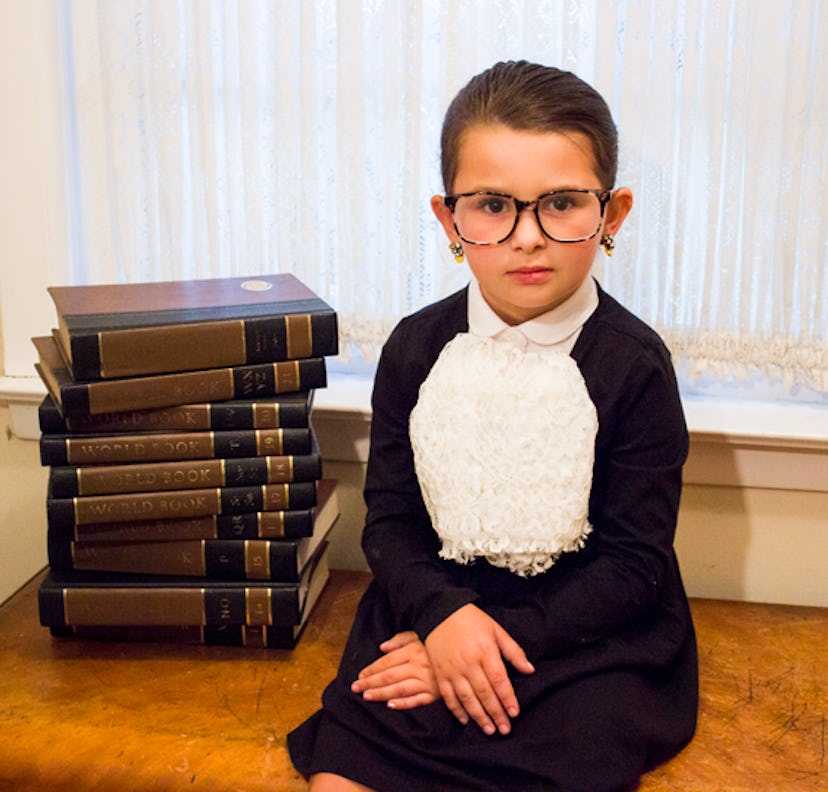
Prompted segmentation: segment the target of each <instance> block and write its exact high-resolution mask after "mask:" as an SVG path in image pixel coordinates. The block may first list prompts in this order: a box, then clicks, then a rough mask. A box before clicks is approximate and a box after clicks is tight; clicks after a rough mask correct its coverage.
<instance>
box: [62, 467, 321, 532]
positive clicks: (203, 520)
mask: <svg viewBox="0 0 828 792" xmlns="http://www.w3.org/2000/svg"><path fill="white" fill-rule="evenodd" d="M324 481H325V479H322V481H320V482H317V483H318V484H321V483H322V482H324ZM317 497H319V496H318V495H317ZM312 530H313V509H285V510H281V511H259V512H246V513H243V514H210V515H207V516H205V517H186V518H182V519H171V520H131V521H128V522H112V523H86V524H84V525H72V524H60V525H55V524H50V525H49V528H48V529H47V539H48V540H49V541H74V542H173V541H183V540H185V539H300V538H302V537H303V536H310V534H311V532H312Z"/></svg>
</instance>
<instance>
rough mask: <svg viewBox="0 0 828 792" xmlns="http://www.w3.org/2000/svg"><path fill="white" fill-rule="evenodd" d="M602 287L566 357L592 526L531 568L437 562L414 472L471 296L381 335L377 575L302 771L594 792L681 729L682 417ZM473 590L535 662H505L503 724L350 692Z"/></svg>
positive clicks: (684, 735)
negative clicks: (401, 641)
mask: <svg viewBox="0 0 828 792" xmlns="http://www.w3.org/2000/svg"><path fill="white" fill-rule="evenodd" d="M598 295H599V304H598V307H597V309H596V310H595V312H594V313H593V314H592V316H591V317H590V318H589V319H588V320H587V322H586V323H585V324H584V326H583V328H582V331H581V333H580V335H579V337H578V340H577V342H576V344H575V347H574V349H573V350H572V353H571V354H572V357H573V359H574V360H575V362H576V363H577V364H578V367H579V369H580V371H581V374H582V376H583V378H584V381H585V383H586V386H587V390H588V392H589V395H590V398H591V399H592V401H593V403H594V404H595V407H596V410H597V413H598V423H599V428H598V434H597V436H596V441H595V462H594V470H593V480H592V489H591V491H590V498H589V517H590V522H591V524H592V526H593V532H592V533H591V534H590V535H589V537H588V538H587V541H586V546H585V547H584V548H583V549H582V550H580V551H578V552H575V553H567V554H564V555H563V556H562V557H561V558H560V559H559V560H558V561H557V562H556V563H555V564H554V565H553V566H552V567H551V569H549V570H548V571H547V572H545V573H543V574H541V575H536V576H533V577H527V578H524V577H520V576H518V575H515V574H513V573H511V572H508V571H506V570H503V569H498V568H495V567H493V566H491V565H490V564H488V563H487V562H485V561H482V560H478V561H477V562H475V563H474V564H471V565H460V564H457V563H455V562H452V561H445V560H441V559H440V558H439V557H438V550H439V539H438V538H437V535H436V534H435V532H434V530H433V528H432V527H431V523H430V520H429V517H428V514H427V512H426V509H425V506H424V504H423V500H422V497H421V494H420V489H419V485H418V483H417V477H416V474H415V472H414V463H413V455H412V451H411V445H410V441H409V437H408V419H409V415H410V413H411V410H412V408H413V407H414V405H415V403H416V401H417V396H418V390H419V387H420V384H421V383H422V382H423V380H424V379H425V378H426V376H427V375H428V373H429V371H430V370H431V367H432V366H433V364H434V362H435V361H436V359H437V357H438V355H439V354H440V352H441V350H442V349H443V347H444V346H445V345H446V344H447V343H448V342H449V341H450V340H451V339H452V338H454V336H455V335H457V333H461V332H467V331H468V319H467V291H466V290H465V289H464V290H462V291H460V292H457V293H456V294H454V295H452V296H450V297H448V298H446V299H444V300H441V301H440V302H438V303H435V304H434V305H431V306H429V307H427V308H424V309H422V310H421V311H419V312H417V313H415V314H413V315H412V316H410V317H407V318H406V319H403V320H402V321H401V322H400V323H399V325H398V326H397V328H396V329H395V330H394V332H393V333H392V334H391V336H390V337H389V339H388V341H387V342H386V344H385V346H384V348H383V352H382V355H381V358H380V362H379V366H378V369H377V375H376V380H375V383H374V392H373V398H372V405H373V419H372V425H371V450H370V455H369V461H368V469H367V474H366V483H365V499H366V503H367V506H368V513H367V518H366V525H365V530H364V533H363V549H364V552H365V556H366V558H367V560H368V564H369V566H370V568H371V571H372V572H373V575H374V579H373V581H372V582H371V584H370V586H369V588H368V590H367V591H366V593H365V595H364V597H363V599H362V601H361V603H360V606H359V609H358V611H357V615H356V618H355V622H354V625H353V628H352V631H351V634H350V637H349V639H348V642H347V645H346V647H345V651H344V653H343V657H342V661H341V665H340V668H339V672H338V675H337V677H336V679H335V680H334V681H333V682H332V683H331V684H330V685H329V686H328V687H327V688H326V690H325V692H324V694H323V697H322V705H323V706H322V709H321V710H320V711H319V712H318V713H316V714H315V715H314V716H312V717H311V718H310V719H309V720H308V721H306V722H305V723H304V724H302V725H301V726H300V727H299V728H297V729H296V730H294V731H293V732H291V734H290V735H289V738H288V746H289V750H290V754H291V758H292V760H293V762H294V764H295V766H296V767H297V769H298V770H299V771H300V772H302V773H303V774H305V775H309V774H312V773H315V772H320V771H329V772H335V773H339V774H340V775H344V776H347V777H349V778H352V779H354V780H356V781H359V782H361V783H363V784H366V785H368V786H370V787H373V788H375V789H377V790H393V791H394V792H398V791H399V790H406V792H408V791H409V790H420V789H421V790H429V791H431V790H442V789H446V790H448V789H451V790H478V789H479V790H484V789H485V790H533V789H537V790H544V791H545V792H546V791H548V790H555V789H562V790H578V789H583V790H590V792H598V790H605V789H607V790H609V789H623V788H627V787H630V786H631V785H634V784H635V783H636V781H637V779H638V778H639V777H640V775H641V774H642V773H643V772H645V771H646V770H647V769H649V768H651V767H653V766H655V765H656V764H658V763H660V762H662V761H664V760H666V759H667V758H669V757H671V756H672V755H674V754H675V753H677V752H678V751H679V750H680V749H681V748H682V747H683V746H684V745H685V744H686V743H687V742H688V741H689V740H690V739H691V737H692V735H693V732H694V729H695V723H696V712H697V707H698V676H697V658H696V645H695V634H694V630H693V623H692V619H691V616H690V611H689V607H688V603H687V597H686V595H685V592H684V587H683V584H682V581H681V576H680V573H679V568H678V563H677V560H676V557H675V553H674V551H673V538H674V534H675V528H676V518H677V512H678V505H679V498H680V494H681V471H682V465H683V464H684V461H685V459H686V456H687V450H688V437H687V429H686V426H685V422H684V415H683V411H682V408H681V402H680V400H679V395H678V389H677V386H676V382H675V375H674V372H673V368H672V364H671V362H670V356H669V353H668V352H667V349H666V348H665V346H664V344H663V343H662V341H661V339H660V338H659V337H658V336H657V335H656V334H655V333H654V332H653V331H652V330H651V329H650V328H649V327H647V325H645V324H644V323H643V322H642V321H641V320H639V319H637V318H636V317H635V316H634V315H633V314H631V313H630V312H629V311H627V310H626V309H625V308H623V307H622V306H621V305H619V304H618V303H617V302H616V301H615V300H614V299H613V298H612V297H610V296H609V295H607V294H606V293H605V292H603V291H602V290H601V289H600V288H599V289H598ZM515 409H520V405H519V404H516V405H515ZM526 497H527V498H530V497H532V489H531V485H527V490H526ZM471 602H473V603H475V604H476V605H477V606H478V607H480V608H482V609H483V610H484V611H486V612H487V613H488V614H489V615H491V616H492V617H493V618H494V619H496V620H497V621H498V622H499V623H500V624H501V625H502V626H503V627H504V628H505V629H506V631H507V632H508V633H509V634H510V635H511V636H512V638H514V639H515V640H516V641H517V642H518V643H519V644H520V645H521V646H522V647H523V649H524V650H525V651H526V653H527V655H528V657H529V659H530V660H531V661H532V663H533V664H534V666H535V669H536V671H535V673H534V674H531V675H523V674H520V673H518V672H515V671H514V669H512V668H511V667H510V666H509V665H508V663H507V668H508V669H509V671H510V677H511V680H512V684H513V686H514V689H515V693H516V695H517V698H518V702H519V703H520V707H521V712H520V715H519V716H518V717H517V718H515V719H513V721H512V730H511V733H510V734H508V735H505V736H503V735H499V734H495V735H492V736H487V735H485V734H484V733H483V732H482V731H481V730H480V728H479V727H478V726H477V725H476V724H475V723H474V722H470V723H469V725H467V726H462V725H461V724H460V723H458V721H457V720H456V719H455V718H454V716H453V715H452V714H451V713H450V712H449V711H448V709H447V708H446V707H445V705H444V704H443V702H442V701H437V702H435V703H433V704H430V705H427V706H423V707H418V708H415V709H413V710H406V711H394V710H389V709H388V708H387V707H386V705H385V703H384V702H365V701H364V700H363V699H362V697H361V696H360V695H357V694H354V693H352V692H351V690H350V685H351V683H352V682H353V681H354V680H355V679H356V677H357V674H358V673H359V671H360V670H361V669H362V668H364V667H365V666H366V665H368V664H369V663H371V662H373V661H374V660H376V659H377V658H378V657H379V656H380V655H381V652H380V651H379V649H378V646H379V644H380V643H382V642H383V641H384V640H386V639H388V638H389V637H391V635H393V634H395V633H397V632H399V631H401V630H415V631H416V632H417V633H418V635H419V636H420V637H421V638H422V639H425V637H426V636H427V635H428V634H429V633H430V632H431V630H432V629H433V628H434V627H435V626H436V625H438V624H439V623H440V622H441V621H443V620H444V619H445V618H446V617H447V616H449V615H450V614H451V613H453V612H454V611H455V610H457V609H458V608H460V607H461V606H463V605H465V604H467V603H471Z"/></svg>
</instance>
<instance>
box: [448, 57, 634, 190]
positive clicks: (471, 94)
mask: <svg viewBox="0 0 828 792" xmlns="http://www.w3.org/2000/svg"><path fill="white" fill-rule="evenodd" d="M493 123H500V124H504V125H506V126H509V127H511V128H512V129H519V130H524V131H530V132H580V133H582V134H584V135H586V137H587V138H589V140H590V141H591V143H592V149H593V153H594V156H595V169H596V175H597V176H598V178H599V179H600V180H601V186H602V187H604V188H605V189H611V188H612V187H614V186H615V176H616V172H617V170H618V131H617V130H616V128H615V123H614V121H613V120H612V114H611V113H610V110H609V107H607V103H606V102H605V101H604V99H603V97H602V96H601V94H599V93H598V92H597V91H596V90H595V89H594V88H593V87H592V86H590V85H588V84H587V83H585V82H584V81H583V80H582V79H581V78H580V77H576V76H575V75H574V74H572V72H567V71H562V70H560V69H556V68H554V67H553V66H542V65H540V64H537V63H529V62H528V61H506V62H502V63H496V64H495V65H494V66H492V67H491V68H489V69H486V71H484V72H481V73H480V74H478V75H477V76H476V77H472V79H471V80H470V81H469V82H468V83H467V84H466V86H465V87H463V88H461V89H460V91H459V92H458V94H457V96H455V97H454V99H453V101H452V103H451V104H450V105H449V108H448V110H447V111H446V117H445V120H444V121H443V132H442V135H441V139H440V148H441V166H442V171H443V186H444V187H445V189H446V192H451V190H452V189H453V185H454V178H455V176H456V175H457V162H458V157H459V153H460V142H461V138H462V136H463V133H464V132H465V131H466V130H467V129H468V128H469V127H471V126H475V125H478V124H493Z"/></svg>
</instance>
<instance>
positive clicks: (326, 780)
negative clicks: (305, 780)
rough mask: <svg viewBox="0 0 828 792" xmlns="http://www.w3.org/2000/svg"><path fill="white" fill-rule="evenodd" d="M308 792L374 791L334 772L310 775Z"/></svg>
mask: <svg viewBox="0 0 828 792" xmlns="http://www.w3.org/2000/svg"><path fill="white" fill-rule="evenodd" d="M308 792H374V791H373V790H372V789H371V788H370V787H367V786H363V785H362V784H358V783H357V782H356V781H351V779H350V778H345V776H341V775H336V774H335V773H314V775H312V776H311V777H310V783H309V785H308Z"/></svg>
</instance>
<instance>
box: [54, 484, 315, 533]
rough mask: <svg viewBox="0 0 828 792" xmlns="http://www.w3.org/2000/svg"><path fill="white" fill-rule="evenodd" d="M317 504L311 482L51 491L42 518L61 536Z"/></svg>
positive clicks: (304, 507)
mask: <svg viewBox="0 0 828 792" xmlns="http://www.w3.org/2000/svg"><path fill="white" fill-rule="evenodd" d="M315 505H316V486H315V482H313V481H300V482H293V483H289V484H265V485H262V486H258V487H215V488H212V489H193V490H172V491H170V492H135V493H132V492H128V493H119V494H117V495H91V496H88V497H76V498H56V497H54V496H53V495H52V494H51V488H50V495H49V497H47V499H46V516H47V521H48V526H49V528H50V529H54V530H63V531H65V530H66V529H67V528H71V526H74V525H86V524H90V523H103V522H107V523H112V522H129V521H133V520H159V519H175V518H181V517H205V516H208V515H218V514H225V515H227V514H244V513H246V512H258V511H283V510H286V509H309V508H312V507H313V506H315Z"/></svg>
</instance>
